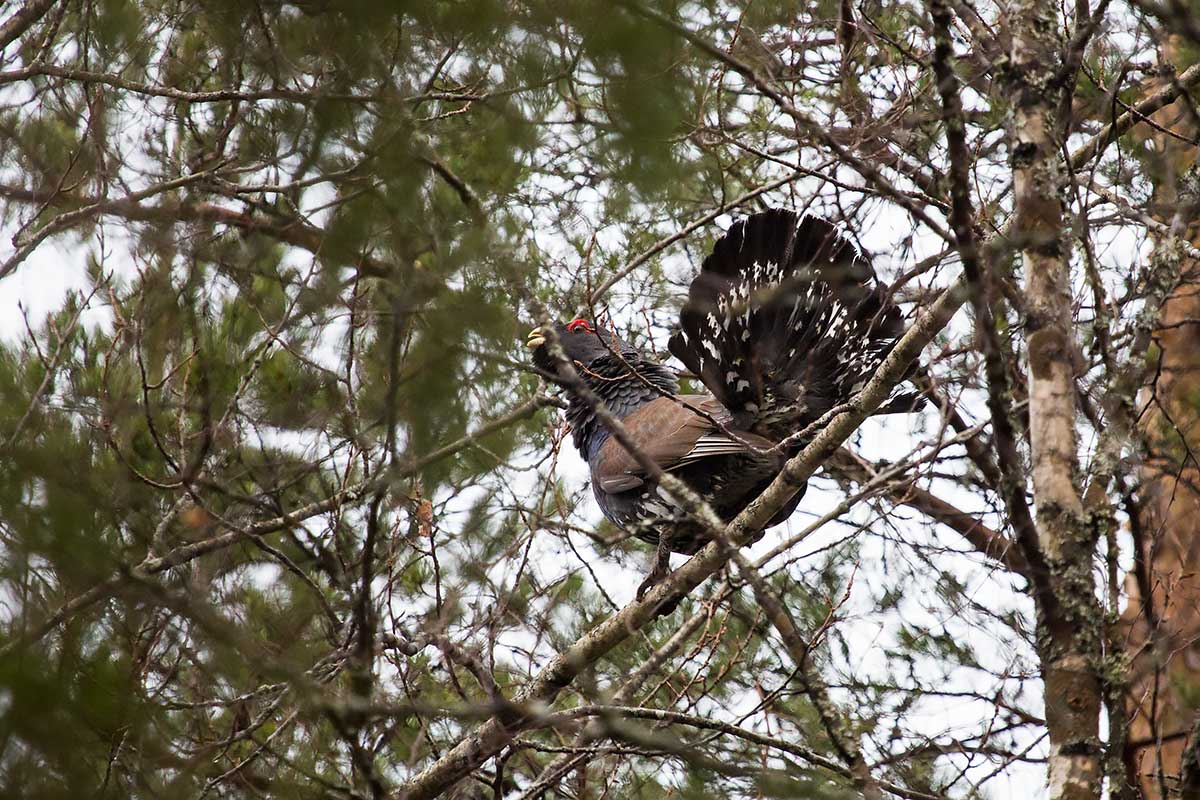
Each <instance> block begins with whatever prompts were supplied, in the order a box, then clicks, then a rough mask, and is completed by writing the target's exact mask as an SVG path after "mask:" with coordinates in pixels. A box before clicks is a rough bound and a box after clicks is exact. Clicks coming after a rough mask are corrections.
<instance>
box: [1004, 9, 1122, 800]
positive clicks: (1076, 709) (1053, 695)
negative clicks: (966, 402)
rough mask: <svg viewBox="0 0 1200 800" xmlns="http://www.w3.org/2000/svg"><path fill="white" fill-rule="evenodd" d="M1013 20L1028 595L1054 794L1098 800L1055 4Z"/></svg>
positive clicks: (1092, 629)
mask: <svg viewBox="0 0 1200 800" xmlns="http://www.w3.org/2000/svg"><path fill="white" fill-rule="evenodd" d="M1009 19H1010V20H1011V21H1012V59H1011V99H1012V107H1013V122H1012V126H1013V127H1012V137H1011V147H1012V159H1013V197H1014V203H1015V212H1016V213H1015V220H1014V225H1013V231H1012V234H1013V240H1014V242H1015V244H1016V246H1017V247H1018V248H1019V250H1020V255H1021V263H1022V267H1023V271H1024V275H1025V283H1026V287H1025V288H1026V301H1027V308H1028V314H1029V319H1028V326H1027V338H1026V347H1027V349H1028V354H1029V382H1030V386H1029V426H1030V431H1029V433H1030V450H1031V458H1032V477H1033V493H1034V502H1035V506H1036V510H1035V519H1036V524H1037V539H1038V546H1039V547H1040V550H1041V556H1042V557H1043V558H1044V559H1045V562H1046V567H1047V569H1048V571H1049V573H1050V580H1049V586H1050V592H1051V594H1052V595H1053V596H1052V597H1049V598H1047V597H1044V596H1043V595H1042V594H1041V593H1038V594H1035V600H1036V601H1037V605H1038V651H1039V657H1040V659H1041V662H1042V664H1041V666H1042V674H1043V676H1044V679H1045V693H1046V695H1045V696H1046V727H1047V730H1048V732H1049V741H1050V753H1049V758H1048V762H1049V763H1048V770H1049V778H1048V790H1049V796H1050V797H1051V798H1070V799H1071V800H1074V799H1075V798H1090V797H1099V796H1100V789H1101V776H1102V772H1101V758H1100V756H1101V752H1100V744H1099V711H1100V698H1101V691H1100V690H1101V685H1100V680H1099V668H1100V655H1101V652H1100V636H1099V622H1100V619H1101V618H1102V611H1101V609H1100V607H1099V603H1098V602H1097V600H1096V595H1095V587H1094V583H1093V578H1092V573H1091V559H1092V554H1093V552H1094V549H1095V537H1094V534H1093V532H1092V530H1091V527H1090V526H1089V525H1088V524H1087V519H1086V517H1085V515H1084V511H1083V503H1082V501H1081V498H1080V491H1079V484H1078V477H1079V464H1078V461H1077V455H1076V454H1077V441H1076V428H1075V415H1076V399H1075V372H1076V369H1077V364H1078V363H1079V359H1078V356H1077V354H1076V345H1075V341H1074V338H1073V335H1072V329H1071V292H1070V282H1069V279H1070V276H1069V271H1068V258H1067V254H1068V246H1067V240H1066V226H1065V222H1064V217H1065V214H1064V203H1063V198H1064V192H1065V185H1066V183H1065V175H1064V172H1063V169H1062V166H1061V163H1060V161H1059V159H1058V157H1057V153H1058V151H1059V148H1060V142H1059V141H1057V135H1056V132H1057V131H1058V130H1059V125H1058V120H1057V119H1056V109H1057V107H1058V106H1059V97H1060V92H1061V86H1060V80H1059V79H1058V77H1057V76H1056V71H1057V65H1058V64H1059V63H1060V57H1061V56H1060V52H1059V47H1058V40H1059V36H1058V14H1057V6H1056V5H1055V4H1053V3H1050V2H1046V0H1019V1H1018V2H1015V3H1013V4H1012V5H1011V6H1010V8H1009Z"/></svg>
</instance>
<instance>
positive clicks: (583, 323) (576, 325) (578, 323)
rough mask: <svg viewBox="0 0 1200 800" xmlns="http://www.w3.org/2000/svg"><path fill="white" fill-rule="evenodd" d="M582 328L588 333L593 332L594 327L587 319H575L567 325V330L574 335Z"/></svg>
mask: <svg viewBox="0 0 1200 800" xmlns="http://www.w3.org/2000/svg"><path fill="white" fill-rule="evenodd" d="M580 328H583V329H584V330H585V331H587V332H588V333H591V332H592V326H591V325H589V324H588V321H587V320H586V319H573V320H571V321H570V322H568V323H567V330H569V331H570V332H571V333H574V332H575V331H577V330H579V329H580Z"/></svg>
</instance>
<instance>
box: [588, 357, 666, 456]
mask: <svg viewBox="0 0 1200 800" xmlns="http://www.w3.org/2000/svg"><path fill="white" fill-rule="evenodd" d="M631 368H632V369H631ZM576 369H578V371H579V377H581V378H583V381H584V383H586V384H587V385H588V388H589V389H591V390H592V391H593V392H595V393H596V396H597V397H599V398H600V400H601V402H603V403H604V405H605V406H606V407H607V408H608V410H609V411H611V412H612V413H613V414H614V415H615V416H616V417H617V419H624V417H625V416H626V415H627V414H629V413H630V412H632V411H634V410H635V409H637V408H640V407H641V406H643V405H645V404H646V403H648V402H650V401H651V400H654V399H655V398H658V397H661V396H662V393H663V392H666V393H667V394H678V393H679V382H678V381H677V380H676V379H675V374H674V373H673V372H672V371H671V370H669V369H667V368H666V367H664V366H663V365H662V364H656V363H654V362H653V361H647V360H646V359H645V358H643V357H642V356H641V355H640V354H630V353H623V354H622V357H621V358H620V359H618V358H616V357H614V356H602V357H601V358H598V359H596V360H594V361H593V362H592V363H591V364H588V365H587V367H586V368H584V369H580V368H579V367H578V366H577V367H576ZM566 416H567V423H568V424H569V425H570V426H571V433H572V434H573V436H574V439H575V447H576V448H578V450H579V452H580V453H582V454H583V456H584V458H591V457H592V456H593V455H594V454H595V453H596V452H597V451H598V450H599V449H600V446H601V445H603V444H604V442H605V440H606V439H608V437H609V435H610V433H609V430H608V428H606V427H604V423H602V422H601V421H600V420H599V419H597V418H596V415H595V414H594V413H593V412H592V409H591V407H589V406H588V404H587V403H585V402H584V401H583V400H581V399H579V398H578V397H575V396H572V397H571V398H570V405H568V406H567V414H566Z"/></svg>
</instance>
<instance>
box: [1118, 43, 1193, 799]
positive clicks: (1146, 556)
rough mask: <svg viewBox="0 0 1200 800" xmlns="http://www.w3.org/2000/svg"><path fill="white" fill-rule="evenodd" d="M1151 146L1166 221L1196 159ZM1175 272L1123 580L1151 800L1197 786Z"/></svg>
mask: <svg viewBox="0 0 1200 800" xmlns="http://www.w3.org/2000/svg"><path fill="white" fill-rule="evenodd" d="M1176 45H1177V43H1176V42H1168V43H1167V47H1166V48H1165V51H1166V52H1165V53H1164V55H1165V56H1166V60H1168V61H1170V60H1172V59H1173V57H1174V56H1175V55H1177V54H1178V48H1177V46H1176ZM1154 119H1155V122H1156V123H1158V125H1160V126H1162V127H1163V128H1164V129H1167V130H1170V131H1173V132H1174V133H1176V134H1181V135H1183V136H1185V137H1188V138H1189V139H1191V138H1192V137H1194V136H1195V135H1196V134H1197V126H1196V125H1195V124H1194V122H1193V120H1192V118H1191V116H1190V114H1189V113H1188V112H1187V110H1186V109H1185V108H1183V107H1181V105H1180V104H1178V103H1176V104H1172V105H1170V106H1167V107H1166V108H1164V109H1163V110H1162V111H1160V112H1159V113H1158V114H1156V115H1155V117H1154ZM1154 138H1155V140H1156V142H1157V148H1156V152H1159V153H1161V154H1162V160H1161V161H1160V162H1159V164H1158V165H1157V167H1158V168H1157V169H1153V170H1152V172H1153V173H1155V174H1156V176H1157V181H1156V185H1155V197H1154V199H1155V206H1156V207H1157V208H1159V209H1161V213H1162V214H1163V217H1164V219H1163V221H1164V222H1168V223H1169V222H1171V221H1172V220H1171V217H1172V215H1175V214H1177V213H1178V212H1179V211H1180V207H1181V206H1180V204H1181V199H1182V198H1181V194H1186V192H1181V190H1180V180H1181V178H1183V177H1184V176H1186V175H1187V174H1188V172H1189V170H1190V169H1192V168H1193V165H1194V163H1195V160H1196V156H1197V152H1196V149H1195V148H1194V147H1192V146H1190V145H1189V144H1187V143H1186V142H1184V141H1181V140H1180V139H1177V138H1174V137H1171V136H1169V135H1167V134H1165V133H1157V134H1156V135H1155V136H1154ZM1184 205H1187V206H1190V205H1192V204H1191V203H1185V204H1184ZM1185 212H1186V214H1187V219H1185V220H1183V221H1184V222H1185V223H1187V225H1188V228H1187V238H1188V239H1189V240H1190V241H1191V242H1193V243H1196V242H1198V241H1200V224H1198V223H1197V222H1196V220H1195V217H1196V214H1195V212H1194V210H1192V211H1186V209H1185ZM1157 247H1158V248H1159V249H1162V248H1163V247H1164V243H1163V242H1161V241H1160V242H1159V243H1158V245H1157ZM1178 264H1179V271H1180V273H1181V275H1182V279H1181V280H1180V281H1179V283H1178V285H1177V286H1176V288H1175V290H1174V292H1173V293H1172V295H1171V297H1170V298H1169V299H1168V300H1167V301H1166V303H1165V304H1164V305H1163V309H1162V315H1161V318H1160V324H1159V327H1158V329H1157V330H1156V331H1155V333H1154V343H1155V345H1156V349H1155V350H1152V351H1151V352H1152V354H1156V355H1157V359H1156V361H1157V363H1156V364H1155V367H1156V368H1154V369H1151V370H1149V373H1150V374H1151V375H1152V376H1153V380H1152V382H1151V383H1150V385H1149V386H1148V387H1146V388H1145V389H1144V390H1143V391H1142V394H1141V397H1140V398H1139V402H1138V411H1139V412H1142V411H1143V409H1144V413H1143V414H1142V416H1141V419H1140V422H1139V433H1140V435H1141V441H1142V445H1143V448H1144V451H1143V456H1144V459H1143V463H1142V467H1141V470H1140V478H1141V481H1140V487H1139V490H1138V492H1137V499H1138V503H1137V505H1136V506H1135V507H1134V508H1133V519H1132V520H1131V529H1132V532H1133V534H1134V546H1135V548H1136V552H1135V558H1136V562H1135V566H1134V569H1133V571H1132V572H1131V573H1130V574H1129V575H1128V576H1127V578H1126V585H1127V589H1128V592H1129V604H1128V605H1127V607H1126V609H1125V612H1124V614H1123V622H1124V623H1125V625H1126V626H1127V638H1126V641H1127V643H1128V645H1127V652H1128V653H1129V656H1130V663H1131V665H1130V673H1129V695H1128V703H1127V710H1128V713H1129V718H1130V727H1129V739H1128V744H1127V747H1126V761H1127V763H1128V765H1129V769H1130V771H1131V773H1132V774H1133V775H1134V777H1135V782H1136V784H1137V787H1138V789H1139V790H1140V791H1141V794H1142V796H1143V797H1146V798H1160V797H1165V796H1168V795H1174V794H1175V793H1176V792H1179V793H1180V794H1181V795H1182V796H1194V795H1189V792H1194V791H1195V788H1194V787H1193V786H1190V785H1185V784H1188V783H1190V782H1191V781H1185V782H1184V783H1182V784H1181V782H1180V775H1181V774H1183V773H1185V772H1190V771H1189V770H1187V769H1185V768H1184V767H1185V766H1186V765H1185V764H1181V759H1182V758H1183V756H1184V754H1185V751H1186V750H1188V745H1189V740H1190V738H1191V737H1189V732H1190V731H1192V730H1193V727H1194V725H1195V722H1196V713H1197V687H1198V686H1200V644H1198V639H1200V582H1198V581H1197V580H1196V573H1197V570H1198V569H1200V537H1198V536H1197V535H1196V534H1197V532H1200V465H1198V464H1197V462H1196V455H1197V454H1198V453H1200V262H1198V261H1197V260H1196V259H1195V258H1192V257H1190V256H1188V255H1187V254H1185V253H1182V252H1181V253H1179V255H1178ZM1191 746H1192V747H1194V746H1195V745H1194V742H1193V743H1192V745H1191ZM1193 760H1194V759H1193Z"/></svg>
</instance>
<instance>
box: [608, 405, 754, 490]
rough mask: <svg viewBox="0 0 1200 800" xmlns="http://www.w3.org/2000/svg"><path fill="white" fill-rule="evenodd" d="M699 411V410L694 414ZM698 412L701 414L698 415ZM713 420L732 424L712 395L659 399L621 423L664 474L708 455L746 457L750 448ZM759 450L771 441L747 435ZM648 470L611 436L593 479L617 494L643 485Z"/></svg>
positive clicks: (727, 413) (726, 413)
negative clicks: (724, 430)
mask: <svg viewBox="0 0 1200 800" xmlns="http://www.w3.org/2000/svg"><path fill="white" fill-rule="evenodd" d="M693 409H695V410H693ZM697 412H700V413H697ZM713 420H715V421H716V422H718V423H720V424H722V425H724V424H726V423H728V422H729V421H730V415H729V412H728V411H727V410H726V409H725V407H724V406H722V405H721V404H720V403H719V402H717V400H716V399H715V398H713V397H711V396H709V395H686V396H683V397H677V398H671V397H660V398H658V399H657V400H652V401H651V402H649V403H647V404H646V405H644V406H642V407H641V408H639V409H638V410H637V411H634V412H633V413H632V414H629V415H628V416H626V417H625V418H624V419H623V420H622V422H623V423H624V425H625V428H626V430H628V431H629V435H630V436H631V437H632V438H633V440H634V441H635V442H640V443H641V449H642V452H643V453H645V454H646V455H647V456H648V457H649V458H650V459H651V460H653V461H654V463H656V464H658V465H659V466H660V467H662V468H663V469H664V470H671V469H675V468H678V467H680V466H682V465H684V464H690V463H692V462H694V461H697V460H699V459H702V458H708V457H710V456H717V455H727V454H730V453H742V452H746V451H747V450H748V449H749V446H748V445H747V444H746V442H745V441H738V440H737V439H733V438H731V437H729V436H727V435H726V434H724V433H722V432H721V431H720V430H719V429H718V428H717V426H716V425H714V424H713ZM747 436H748V437H750V438H752V439H754V440H755V441H754V442H753V444H754V445H755V446H759V445H760V443H761V444H766V445H767V446H770V443H769V442H767V441H766V440H765V439H761V440H760V437H757V436H753V434H747V435H745V436H744V437H743V438H746V437H747ZM645 478H646V472H645V470H643V469H642V467H641V465H639V464H638V462H637V459H635V458H634V457H633V456H632V455H630V454H629V452H628V451H627V450H626V449H625V448H624V447H623V446H622V445H621V443H620V442H618V441H617V440H616V439H615V438H611V437H610V438H609V439H608V441H606V442H605V443H604V445H603V446H602V447H601V448H600V454H599V457H598V458H597V460H596V464H595V466H594V467H593V469H592V481H593V482H594V483H595V484H596V486H598V487H600V489H601V490H603V491H605V492H607V493H609V494H616V493H617V492H627V491H629V490H630V489H636V488H637V487H639V486H641V485H642V484H643V483H644V482H645Z"/></svg>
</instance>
